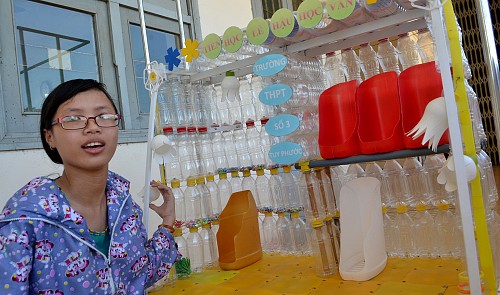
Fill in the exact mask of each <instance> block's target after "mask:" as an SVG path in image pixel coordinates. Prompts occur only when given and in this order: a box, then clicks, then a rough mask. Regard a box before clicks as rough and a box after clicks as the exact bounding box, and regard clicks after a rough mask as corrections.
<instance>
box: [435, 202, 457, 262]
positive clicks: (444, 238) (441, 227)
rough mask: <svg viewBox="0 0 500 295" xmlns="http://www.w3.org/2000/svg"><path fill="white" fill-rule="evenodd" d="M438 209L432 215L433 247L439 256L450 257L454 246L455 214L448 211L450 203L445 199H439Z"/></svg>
mask: <svg viewBox="0 0 500 295" xmlns="http://www.w3.org/2000/svg"><path fill="white" fill-rule="evenodd" d="M437 208H438V211H437V212H436V216H435V217H434V223H435V226H436V238H435V239H434V241H435V243H436V244H435V247H436V253H437V254H438V255H439V256H440V257H452V249H453V248H454V246H453V244H454V240H453V239H454V238H455V236H456V234H455V231H456V223H455V216H453V213H451V211H450V205H449V204H448V202H446V201H444V200H443V201H441V202H440V203H439V204H438V205H437Z"/></svg>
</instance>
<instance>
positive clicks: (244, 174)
mask: <svg viewBox="0 0 500 295" xmlns="http://www.w3.org/2000/svg"><path fill="white" fill-rule="evenodd" d="M243 176H244V177H248V176H250V170H248V169H245V170H243Z"/></svg>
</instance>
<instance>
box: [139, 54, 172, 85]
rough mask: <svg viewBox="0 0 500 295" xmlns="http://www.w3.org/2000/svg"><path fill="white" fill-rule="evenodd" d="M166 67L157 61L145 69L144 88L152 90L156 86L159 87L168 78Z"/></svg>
mask: <svg viewBox="0 0 500 295" xmlns="http://www.w3.org/2000/svg"><path fill="white" fill-rule="evenodd" d="M166 77H167V76H166V74H165V65H164V64H161V63H160V64H159V63H158V62H156V61H153V62H151V63H149V64H148V65H147V66H146V68H145V69H144V75H143V78H144V87H146V89H148V90H151V89H153V88H154V86H159V85H160V84H161V82H163V81H164V80H165V78H166Z"/></svg>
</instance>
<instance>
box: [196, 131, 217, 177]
mask: <svg viewBox="0 0 500 295" xmlns="http://www.w3.org/2000/svg"><path fill="white" fill-rule="evenodd" d="M196 151H197V152H198V156H199V159H200V163H201V165H200V168H201V169H200V170H201V171H200V173H201V175H207V174H208V173H214V172H215V170H216V169H217V167H216V165H215V161H214V155H213V150H212V142H211V140H210V136H209V135H208V133H207V127H198V136H197V139H196Z"/></svg>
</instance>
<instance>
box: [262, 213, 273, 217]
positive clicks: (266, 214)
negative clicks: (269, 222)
mask: <svg viewBox="0 0 500 295" xmlns="http://www.w3.org/2000/svg"><path fill="white" fill-rule="evenodd" d="M264 216H268V217H269V216H273V212H265V213H264Z"/></svg>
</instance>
